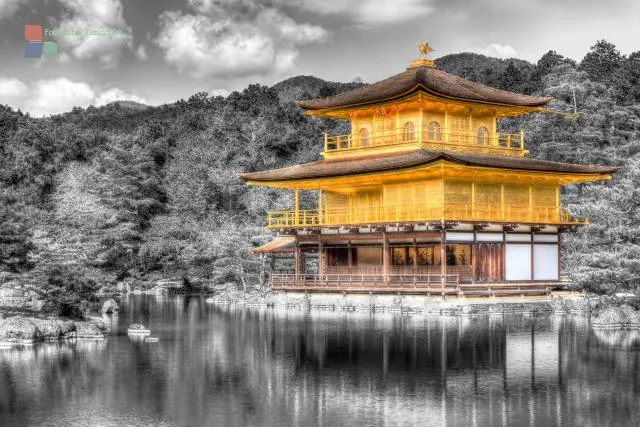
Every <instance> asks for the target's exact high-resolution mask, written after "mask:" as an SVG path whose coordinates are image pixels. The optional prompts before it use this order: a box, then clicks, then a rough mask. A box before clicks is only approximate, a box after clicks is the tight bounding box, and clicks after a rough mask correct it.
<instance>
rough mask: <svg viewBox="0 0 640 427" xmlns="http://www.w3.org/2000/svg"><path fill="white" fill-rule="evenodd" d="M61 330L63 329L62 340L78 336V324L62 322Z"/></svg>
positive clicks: (69, 321) (68, 321) (67, 321)
mask: <svg viewBox="0 0 640 427" xmlns="http://www.w3.org/2000/svg"><path fill="white" fill-rule="evenodd" d="M60 328H61V329H62V336H61V338H74V337H75V336H76V324H75V322H73V321H71V320H66V321H63V322H60Z"/></svg>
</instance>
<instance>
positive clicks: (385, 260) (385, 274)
mask: <svg viewBox="0 0 640 427" xmlns="http://www.w3.org/2000/svg"><path fill="white" fill-rule="evenodd" d="M389 255H390V254H389V239H388V238H387V233H386V232H384V231H383V232H382V281H383V282H385V284H386V283H387V282H388V278H389V264H390V263H389Z"/></svg>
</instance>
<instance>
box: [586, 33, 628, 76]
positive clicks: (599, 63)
mask: <svg viewBox="0 0 640 427" xmlns="http://www.w3.org/2000/svg"><path fill="white" fill-rule="evenodd" d="M623 60H624V57H623V56H622V55H621V54H620V52H619V51H618V49H616V46H615V45H614V44H613V43H609V42H608V41H606V40H599V41H597V42H596V44H595V45H593V46H591V51H589V52H588V53H587V54H586V55H585V57H584V58H583V59H582V62H581V63H580V69H581V70H583V71H586V73H587V75H588V76H589V78H591V80H594V81H597V82H606V81H607V80H609V79H611V77H612V76H613V75H614V73H615V72H616V71H617V70H618V68H620V66H621V65H622V63H623Z"/></svg>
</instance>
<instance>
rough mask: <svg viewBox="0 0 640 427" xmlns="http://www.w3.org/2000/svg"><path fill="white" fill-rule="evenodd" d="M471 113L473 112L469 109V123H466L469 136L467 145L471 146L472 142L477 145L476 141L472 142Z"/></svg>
mask: <svg viewBox="0 0 640 427" xmlns="http://www.w3.org/2000/svg"><path fill="white" fill-rule="evenodd" d="M472 112H473V108H469V123H468V129H469V136H468V139H467V144H469V145H473V144H474V142H476V143H477V141H474V140H473V136H474V135H473V115H472Z"/></svg>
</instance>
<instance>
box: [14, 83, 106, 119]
mask: <svg viewBox="0 0 640 427" xmlns="http://www.w3.org/2000/svg"><path fill="white" fill-rule="evenodd" d="M27 96H28V98H27V99H26V100H25V107H24V110H26V111H28V112H30V113H31V114H33V115H34V116H42V115H45V114H56V113H62V112H65V111H69V110H71V109H72V108H73V107H75V106H78V107H87V106H89V105H90V103H91V101H92V100H93V98H94V96H95V93H94V92H93V89H91V87H90V86H89V85H88V84H86V83H77V82H72V81H70V80H69V79H67V78H65V77H60V78H57V79H50V80H38V81H36V82H34V83H32V84H31V87H30V88H29V90H28V92H27Z"/></svg>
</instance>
